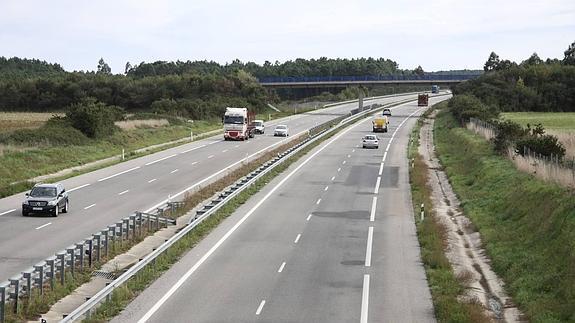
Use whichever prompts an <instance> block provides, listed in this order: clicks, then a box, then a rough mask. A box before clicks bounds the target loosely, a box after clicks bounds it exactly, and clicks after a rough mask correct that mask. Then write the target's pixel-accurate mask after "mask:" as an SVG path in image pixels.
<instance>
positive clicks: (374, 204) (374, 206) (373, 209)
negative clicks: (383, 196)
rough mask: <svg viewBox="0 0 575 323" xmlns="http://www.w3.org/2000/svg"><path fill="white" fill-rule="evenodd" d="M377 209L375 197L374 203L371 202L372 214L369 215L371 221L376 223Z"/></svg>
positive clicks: (374, 198)
mask: <svg viewBox="0 0 575 323" xmlns="http://www.w3.org/2000/svg"><path fill="white" fill-rule="evenodd" d="M376 207H377V196H374V197H373V201H372V202H371V214H370V215H369V221H370V222H373V221H375V210H376Z"/></svg>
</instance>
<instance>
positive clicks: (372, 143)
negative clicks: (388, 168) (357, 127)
mask: <svg viewBox="0 0 575 323" xmlns="http://www.w3.org/2000/svg"><path fill="white" fill-rule="evenodd" d="M361 143H362V145H363V148H375V149H377V148H379V139H378V138H377V136H376V135H365V136H364V137H363V139H362V140H361Z"/></svg>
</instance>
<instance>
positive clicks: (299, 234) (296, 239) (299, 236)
mask: <svg viewBox="0 0 575 323" xmlns="http://www.w3.org/2000/svg"><path fill="white" fill-rule="evenodd" d="M299 238H301V233H298V235H297V237H295V240H294V241H293V243H297V242H298V241H299Z"/></svg>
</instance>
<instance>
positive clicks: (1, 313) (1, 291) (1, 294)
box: [0, 286, 6, 323]
mask: <svg viewBox="0 0 575 323" xmlns="http://www.w3.org/2000/svg"><path fill="white" fill-rule="evenodd" d="M4 306H6V287H4V286H0V323H4V320H5V319H6V309H5V307H4Z"/></svg>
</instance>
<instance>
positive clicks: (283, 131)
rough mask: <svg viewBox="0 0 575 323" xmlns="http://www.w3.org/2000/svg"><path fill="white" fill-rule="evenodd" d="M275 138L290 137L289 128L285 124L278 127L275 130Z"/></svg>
mask: <svg viewBox="0 0 575 323" xmlns="http://www.w3.org/2000/svg"><path fill="white" fill-rule="evenodd" d="M274 136H282V137H287V136H289V129H288V126H286V125H283V124H279V125H277V126H276V128H275V129H274Z"/></svg>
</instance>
